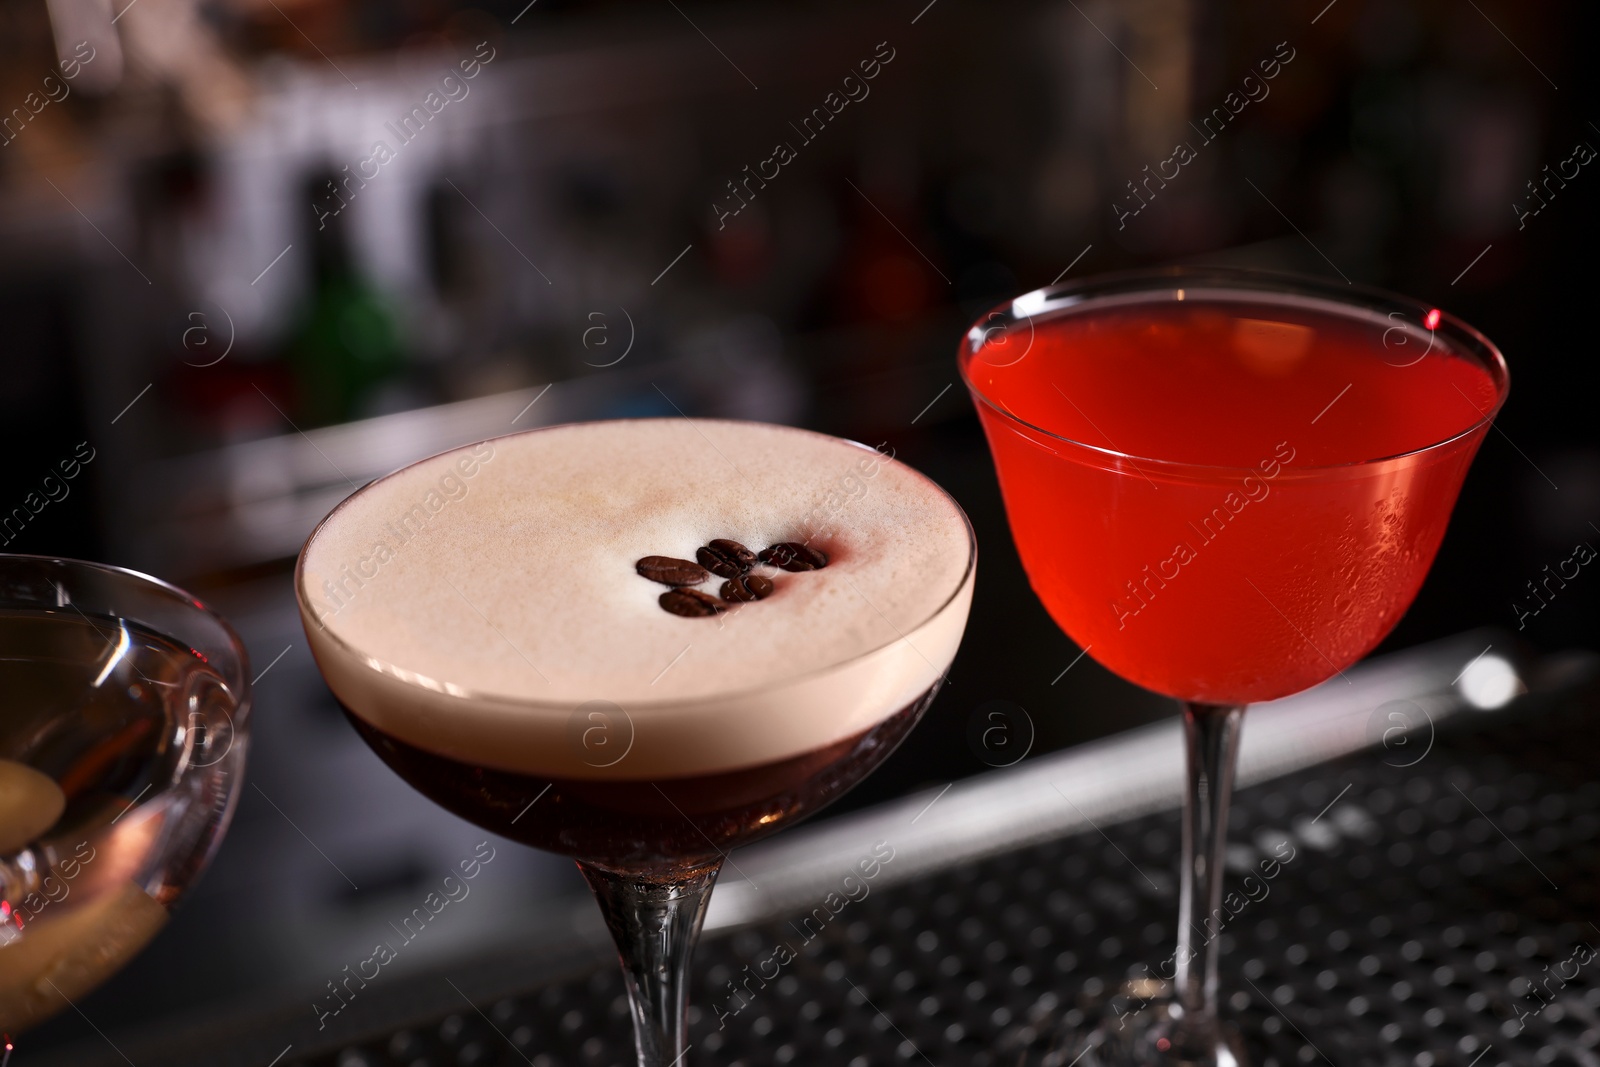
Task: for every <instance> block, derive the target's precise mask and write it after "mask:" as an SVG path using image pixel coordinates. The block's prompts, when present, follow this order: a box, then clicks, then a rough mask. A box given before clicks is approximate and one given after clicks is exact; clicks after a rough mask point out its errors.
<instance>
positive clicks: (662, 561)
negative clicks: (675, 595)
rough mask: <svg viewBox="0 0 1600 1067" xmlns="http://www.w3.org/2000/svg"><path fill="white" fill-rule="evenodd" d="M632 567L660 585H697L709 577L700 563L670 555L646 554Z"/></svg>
mask: <svg viewBox="0 0 1600 1067" xmlns="http://www.w3.org/2000/svg"><path fill="white" fill-rule="evenodd" d="M634 567H635V569H637V570H638V572H639V573H640V574H641V575H643V576H644V577H646V578H648V579H650V580H651V581H652V582H660V583H661V584H662V585H699V584H700V583H701V582H703V581H705V580H706V579H707V578H709V577H711V576H710V575H709V574H707V573H706V569H705V568H704V567H702V566H700V564H698V563H692V562H690V561H689V560H686V559H674V558H673V557H671V556H646V557H644V559H641V560H640V561H639V562H638V563H635V564H634Z"/></svg>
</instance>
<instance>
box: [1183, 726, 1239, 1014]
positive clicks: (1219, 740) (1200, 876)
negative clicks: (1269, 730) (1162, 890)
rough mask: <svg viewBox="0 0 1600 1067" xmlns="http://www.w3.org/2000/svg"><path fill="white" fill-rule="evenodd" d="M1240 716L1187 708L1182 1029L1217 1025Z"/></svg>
mask: <svg viewBox="0 0 1600 1067" xmlns="http://www.w3.org/2000/svg"><path fill="white" fill-rule="evenodd" d="M1243 723H1244V708H1242V707H1225V706H1222V705H1217V704H1196V703H1190V702H1186V703H1185V704H1184V706H1183V739H1184V755H1185V757H1186V759H1185V762H1186V763H1187V765H1188V779H1189V781H1188V792H1187V793H1186V794H1185V795H1184V798H1183V869H1182V875H1181V878H1182V881H1181V883H1180V886H1179V890H1178V909H1179V915H1178V958H1177V970H1176V975H1175V977H1174V981H1173V985H1174V987H1175V989H1174V992H1175V994H1176V997H1177V1000H1178V1003H1179V1004H1181V1005H1182V1007H1183V1017H1184V1019H1185V1021H1186V1028H1187V1027H1195V1026H1208V1025H1211V1024H1214V1023H1215V1022H1216V1018H1217V958H1218V956H1219V955H1220V954H1221V953H1220V949H1219V946H1218V943H1217V942H1218V940H1219V938H1218V934H1219V932H1220V931H1221V928H1222V916H1223V912H1222V879H1223V872H1224V869H1225V866H1226V858H1227V852H1228V797H1229V795H1230V794H1231V793H1232V792H1233V772H1234V767H1235V765H1236V764H1237V763H1238V760H1239V732H1240V727H1241V726H1242V725H1243Z"/></svg>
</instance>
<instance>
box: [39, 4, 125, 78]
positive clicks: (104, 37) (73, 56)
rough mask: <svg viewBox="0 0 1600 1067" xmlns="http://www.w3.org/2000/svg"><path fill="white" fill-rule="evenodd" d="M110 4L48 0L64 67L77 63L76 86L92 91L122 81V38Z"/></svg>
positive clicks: (57, 54) (51, 22)
mask: <svg viewBox="0 0 1600 1067" xmlns="http://www.w3.org/2000/svg"><path fill="white" fill-rule="evenodd" d="M132 6H133V5H132V4H129V5H128V6H127V7H124V8H123V9H122V14H118V15H116V16H112V14H111V10H110V7H111V5H109V4H101V3H99V2H98V0H46V4H45V7H46V8H47V9H48V10H49V12H50V29H51V32H52V34H53V36H54V37H55V42H56V57H57V59H58V60H59V61H60V63H61V65H62V68H63V70H65V69H67V68H68V67H69V66H70V65H71V64H73V63H76V64H77V66H76V68H75V69H76V70H77V75H76V79H75V80H74V81H73V87H74V88H76V89H81V90H82V91H84V92H85V93H88V94H90V95H91V96H92V95H96V94H100V93H107V92H110V91H111V90H112V89H115V88H116V87H117V85H118V83H119V82H121V81H122V38H121V36H120V35H119V34H118V33H117V27H116V22H117V19H120V18H121V17H122V15H123V14H126V13H127V10H128V7H132Z"/></svg>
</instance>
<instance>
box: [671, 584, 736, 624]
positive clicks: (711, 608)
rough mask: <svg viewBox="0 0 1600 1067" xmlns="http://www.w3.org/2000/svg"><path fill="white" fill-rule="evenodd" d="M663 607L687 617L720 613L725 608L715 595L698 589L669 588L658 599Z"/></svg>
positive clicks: (700, 616)
mask: <svg viewBox="0 0 1600 1067" xmlns="http://www.w3.org/2000/svg"><path fill="white" fill-rule="evenodd" d="M657 602H658V603H659V604H660V605H661V607H662V608H663V609H665V610H666V611H670V612H671V613H672V614H674V615H682V616H683V617H684V618H686V619H694V618H703V617H705V616H707V615H718V614H721V613H722V611H723V610H724V609H723V607H722V605H721V604H719V603H717V600H716V598H715V597H712V596H708V595H707V594H705V593H702V592H701V591H700V590H698V589H668V590H667V591H666V592H665V593H662V594H661V596H660V597H659V598H658V601H657Z"/></svg>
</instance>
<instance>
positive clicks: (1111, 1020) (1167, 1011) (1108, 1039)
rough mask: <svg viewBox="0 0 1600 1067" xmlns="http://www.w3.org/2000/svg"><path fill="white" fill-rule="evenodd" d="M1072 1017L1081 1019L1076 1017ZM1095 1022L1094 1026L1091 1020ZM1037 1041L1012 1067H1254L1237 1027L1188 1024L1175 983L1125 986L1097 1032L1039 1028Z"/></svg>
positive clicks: (1106, 1008)
mask: <svg viewBox="0 0 1600 1067" xmlns="http://www.w3.org/2000/svg"><path fill="white" fill-rule="evenodd" d="M1073 1014H1077V1013H1076V1012H1074V1013H1073ZM1091 1021H1092V1020H1091ZM1028 1029H1029V1030H1030V1031H1031V1033H1032V1035H1033V1040H1031V1041H1030V1042H1028V1044H1029V1046H1030V1047H1029V1049H1028V1051H1026V1052H1025V1053H1023V1055H1022V1056H1021V1057H1020V1058H1019V1059H1016V1060H1012V1058H1011V1057H1010V1056H1006V1057H1005V1058H1004V1060H1003V1062H1004V1063H1006V1064H1007V1065H1008V1067H1010V1065H1011V1064H1012V1063H1015V1065H1016V1067H1249V1064H1250V1060H1249V1057H1248V1056H1246V1055H1245V1050H1244V1042H1243V1041H1242V1039H1241V1038H1240V1036H1239V1033H1238V1031H1237V1030H1236V1029H1234V1027H1232V1026H1230V1025H1229V1024H1227V1023H1225V1022H1222V1021H1220V1020H1217V1019H1193V1018H1187V1019H1186V1018H1185V1017H1184V1011H1183V1007H1182V1005H1180V1004H1179V1003H1178V1001H1177V1000H1176V999H1175V998H1174V996H1173V994H1172V987H1171V983H1169V982H1161V981H1153V980H1149V979H1146V980H1142V981H1132V982H1129V983H1127V984H1126V985H1124V986H1123V987H1122V988H1121V989H1120V990H1119V991H1118V993H1117V995H1116V996H1113V997H1112V998H1111V999H1110V1000H1109V1001H1108V1002H1107V1003H1106V1004H1105V1006H1104V1008H1103V1010H1102V1011H1101V1013H1100V1018H1099V1022H1098V1023H1097V1024H1096V1025H1095V1026H1094V1028H1093V1029H1092V1030H1090V1029H1088V1028H1087V1024H1085V1025H1083V1026H1071V1025H1068V1024H1066V1023H1064V1022H1062V1023H1060V1024H1058V1025H1055V1026H1052V1025H1051V1024H1050V1023H1049V1022H1048V1021H1045V1022H1035V1023H1034V1024H1033V1025H1032V1026H1030V1027H1029V1028H1028Z"/></svg>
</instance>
